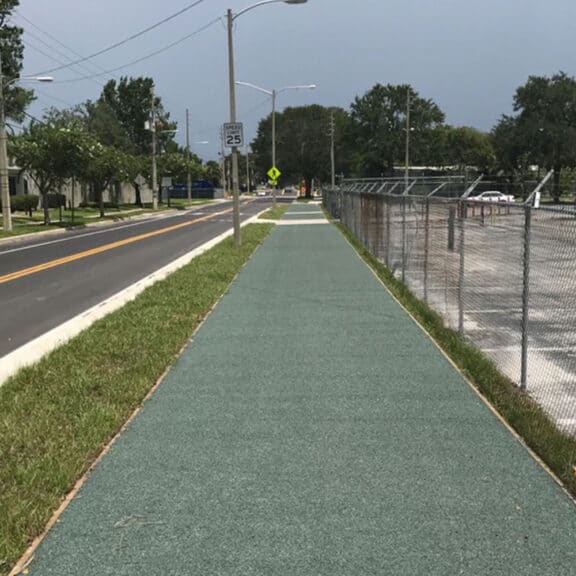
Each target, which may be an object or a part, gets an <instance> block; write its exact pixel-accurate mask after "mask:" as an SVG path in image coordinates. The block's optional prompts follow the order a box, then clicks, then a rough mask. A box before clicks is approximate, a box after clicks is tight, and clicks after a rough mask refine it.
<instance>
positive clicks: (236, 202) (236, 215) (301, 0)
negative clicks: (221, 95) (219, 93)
mask: <svg viewBox="0 0 576 576" xmlns="http://www.w3.org/2000/svg"><path fill="white" fill-rule="evenodd" d="M307 1H308V0H262V1H261V2H257V3H256V4H252V5H250V6H248V7H247V8H244V9H243V10H240V12H238V13H236V14H233V13H232V10H231V9H228V12H227V20H228V76H229V82H230V122H231V123H233V124H234V123H235V122H236V90H235V88H236V86H235V82H234V41H233V36H234V21H235V20H236V18H238V17H239V16H242V14H245V13H246V12H248V11H250V10H253V9H254V8H257V7H259V6H264V5H265V4H275V3H277V2H284V4H305V3H306V2H307ZM232 195H233V221H234V244H235V245H236V246H240V195H239V190H238V147H237V146H233V147H232Z"/></svg>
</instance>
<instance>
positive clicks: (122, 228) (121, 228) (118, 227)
mask: <svg viewBox="0 0 576 576" xmlns="http://www.w3.org/2000/svg"><path fill="white" fill-rule="evenodd" d="M184 214H185V213H184ZM184 214H180V213H176V214H170V215H169V216H161V217H160V218H158V217H156V218H155V219H152V218H149V219H143V220H142V221H141V222H134V223H133V224H125V225H124V226H113V225H111V226H110V227H109V228H106V229H105V230H96V231H95V232H88V233H86V234H77V235H75V236H67V237H66V238H58V239H57V240H49V241H48V242H41V243H39V244H31V245H30V246H21V247H20V248H12V249H11V250H4V251H3V252H0V256H4V255H5V254H13V253H14V252H23V251H24V250H32V249H33V248H41V247H42V246H50V245H51V244H59V243H60V242H69V241H71V240H76V239H78V238H87V237H88V236H96V235H98V234H106V233H107V232H114V231H118V230H126V228H133V227H134V226H143V225H144V224H150V222H156V221H162V220H167V219H168V218H174V217H176V216H182V215H184ZM194 215H196V213H194Z"/></svg>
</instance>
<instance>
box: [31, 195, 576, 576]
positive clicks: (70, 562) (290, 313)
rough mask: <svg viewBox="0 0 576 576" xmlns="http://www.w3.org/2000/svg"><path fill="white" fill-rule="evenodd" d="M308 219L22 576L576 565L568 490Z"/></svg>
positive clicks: (268, 249)
mask: <svg viewBox="0 0 576 576" xmlns="http://www.w3.org/2000/svg"><path fill="white" fill-rule="evenodd" d="M322 218H323V217H322V215H321V211H320V209H319V207H317V206H314V205H310V204H308V205H297V206H293V207H291V208H290V210H289V211H288V213H287V215H286V216H285V218H284V220H283V221H282V223H284V222H285V223H291V224H290V225H279V226H277V227H276V229H275V230H274V231H273V233H272V235H271V236H270V237H269V238H268V239H267V241H266V243H265V244H264V246H263V247H261V248H260V249H259V250H258V252H257V253H256V254H255V256H254V258H253V259H252V260H251V261H250V262H249V263H248V265H247V267H246V268H245V269H244V271H243V272H242V273H241V275H240V276H239V278H238V279H237V280H236V282H235V283H234V284H233V286H232V288H231V290H230V292H229V293H228V294H227V295H226V296H225V297H224V299H223V300H222V301H221V303H220V304H219V305H218V306H217V308H216V309H215V311H214V312H213V314H212V315H211V316H210V317H209V318H208V320H207V321H206V323H205V324H204V325H203V327H202V328H201V329H200V331H199V332H198V333H197V335H196V337H195V338H194V340H193V342H192V344H191V345H190V346H188V348H187V349H186V350H185V352H184V354H183V355H182V357H181V359H180V360H179V361H178V363H177V364H176V366H175V367H174V368H173V369H172V371H171V372H170V373H169V374H168V376H167V377H166V379H165V380H164V382H163V383H162V384H161V386H160V387H159V388H158V390H157V391H156V393H155V394H154V395H153V396H152V397H151V398H150V399H149V400H148V401H147V402H146V403H145V405H144V408H143V409H142V411H141V412H140V413H139V414H138V416H137V417H136V418H135V420H134V421H133V422H132V424H131V425H130V426H129V428H128V430H127V431H126V432H125V433H124V434H123V435H122V436H121V437H120V438H119V440H118V441H117V442H116V443H115V444H114V445H113V447H112V449H111V451H110V452H109V453H108V454H107V455H106V456H105V457H104V458H103V460H102V461H101V462H100V463H99V465H98V466H97V467H96V469H95V471H94V472H93V473H92V475H91V476H90V477H89V478H88V480H87V482H86V483H85V485H84V487H83V488H82V489H81V491H80V493H79V494H78V496H77V497H76V498H75V499H74V500H73V501H72V503H71V504H70V506H69V507H68V508H67V510H66V511H65V512H64V514H63V515H62V517H61V520H60V522H59V523H58V524H56V525H55V527H54V528H53V530H52V531H51V532H50V533H49V535H48V537H47V538H46V539H45V540H44V542H43V543H42V544H41V545H40V547H39V549H38V550H37V551H36V553H35V558H34V560H33V562H32V563H31V564H30V566H29V567H28V569H29V573H30V574H31V575H49V574H54V575H58V576H68V575H70V576H71V575H74V576H77V575H80V574H81V575H83V576H92V575H99V576H101V575H114V576H121V575H147V576H148V575H172V574H174V575H175V574H178V575H188V574H190V575H198V576H216V575H218V576H225V575H235V576H236V575H258V576H274V575H283V576H297V575H301V576H319V575H322V576H359V575H391V576H394V575H426V576H430V575H438V576H450V575H456V574H465V575H470V576H484V575H488V574H490V575H522V576H528V575H534V576H544V575H551V576H552V575H554V576H562V575H569V574H574V573H576V545H575V542H576V507H575V505H574V503H573V501H572V500H571V499H570V498H569V497H568V496H566V495H565V493H564V492H563V491H562V490H561V489H560V488H559V487H558V485H557V484H556V483H555V482H554V480H553V479H552V478H551V477H550V476H548V474H547V473H546V472H545V471H544V470H543V469H542V468H541V466H540V465H539V464H538V463H537V462H536V461H535V460H534V459H533V458H532V457H531V456H530V454H529V453H528V452H527V450H526V449H525V448H524V447H523V446H522V445H521V444H520V443H519V442H518V441H517V440H516V439H515V438H514V437H513V436H512V434H511V433H510V432H509V431H508V430H507V429H506V428H505V427H504V425H503V424H502V423H501V422H500V421H499V420H498V419H497V418H496V417H495V416H494V415H493V414H492V412H491V411H490V410H489V409H488V408H487V407H486V406H485V405H484V404H483V403H482V402H481V400H480V399H479V398H478V397H477V396H476V394H475V393H474V392H473V391H472V390H471V389H470V387H469V386H468V385H467V384H466V383H465V382H464V380H463V379H462V377H461V376H460V375H459V374H458V373H457V372H456V371H455V370H454V368H453V367H452V366H451V365H450V364H449V362H448V361H447V360H446V359H445V358H444V357H443V356H442V354H441V353H440V352H439V351H438V349H437V348H436V347H435V346H434V344H432V342H431V341H430V340H429V339H428V338H427V336H426V335H425V334H424V333H423V332H422V331H421V330H420V328H419V327H418V326H417V325H416V324H415V323H414V322H413V321H412V320H411V319H410V318H409V317H408V316H407V315H406V313H405V312H404V311H403V310H402V309H401V308H400V307H399V306H398V305H397V304H396V303H395V301H394V300H393V299H392V298H391V297H390V296H389V294H388V293H387V292H386V290H385V289H384V288H383V287H382V285H381V284H380V283H379V281H378V280H377V279H376V277H375V276H374V275H373V274H372V273H371V271H370V270H369V269H368V268H367V267H366V265H365V264H364V263H363V262H362V261H361V260H360V259H359V258H358V257H357V256H356V254H355V253H354V251H353V250H352V248H351V247H350V246H349V245H348V244H347V243H346V241H345V240H344V239H343V237H342V236H341V235H340V233H339V232H338V231H337V230H336V229H335V228H334V227H332V226H330V225H329V224H327V223H317V222H318V220H319V219H322ZM298 220H302V221H303V223H302V224H297V223H295V221H298ZM121 384H122V383H121V382H119V385H121Z"/></svg>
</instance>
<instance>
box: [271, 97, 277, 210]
mask: <svg viewBox="0 0 576 576" xmlns="http://www.w3.org/2000/svg"><path fill="white" fill-rule="evenodd" d="M272 166H273V167H274V168H276V90H272ZM277 187H278V184H273V186H272V198H273V205H274V208H276V189H277Z"/></svg>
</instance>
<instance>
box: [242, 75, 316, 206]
mask: <svg viewBox="0 0 576 576" xmlns="http://www.w3.org/2000/svg"><path fill="white" fill-rule="evenodd" d="M236 84H238V85H240V86H248V87H249V88H254V90H258V91H259V92H264V94H268V95H269V96H272V167H273V168H276V96H277V95H278V94H280V92H284V91H286V90H314V89H315V88H316V84H305V85H301V86H284V87H283V88H280V89H278V90H268V89H266V88H261V87H260V86H256V85H255V84H250V83H249V82H236ZM272 196H273V198H274V206H276V186H274V188H273V189H272Z"/></svg>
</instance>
